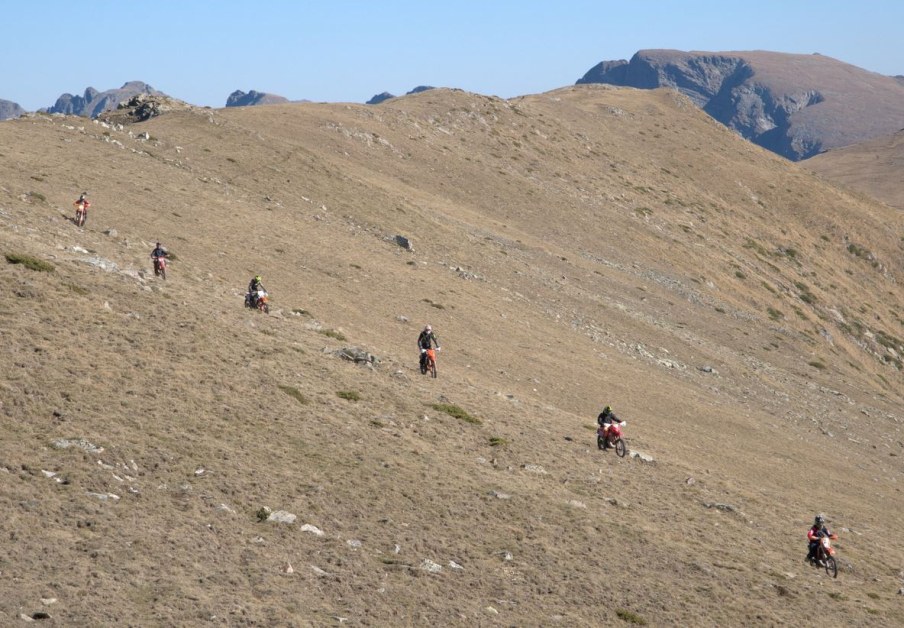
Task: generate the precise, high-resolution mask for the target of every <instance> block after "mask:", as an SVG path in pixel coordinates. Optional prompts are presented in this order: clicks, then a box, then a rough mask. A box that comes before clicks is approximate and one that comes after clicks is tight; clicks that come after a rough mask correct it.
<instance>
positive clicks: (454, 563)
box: [449, 560, 464, 569]
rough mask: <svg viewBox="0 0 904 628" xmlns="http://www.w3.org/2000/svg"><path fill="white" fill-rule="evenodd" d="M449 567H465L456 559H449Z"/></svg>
mask: <svg viewBox="0 0 904 628" xmlns="http://www.w3.org/2000/svg"><path fill="white" fill-rule="evenodd" d="M449 568H450V569H464V567H462V566H461V565H459V564H458V563H456V562H455V561H454V560H450V561H449Z"/></svg>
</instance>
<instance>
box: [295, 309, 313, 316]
mask: <svg viewBox="0 0 904 628" xmlns="http://www.w3.org/2000/svg"><path fill="white" fill-rule="evenodd" d="M292 313H293V314H298V315H299V316H307V315H308V314H310V312H308V311H307V310H305V309H302V308H300V307H296V308H293V309H292Z"/></svg>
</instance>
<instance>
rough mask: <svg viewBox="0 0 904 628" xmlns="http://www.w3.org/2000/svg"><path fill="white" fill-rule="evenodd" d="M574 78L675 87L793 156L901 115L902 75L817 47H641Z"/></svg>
mask: <svg viewBox="0 0 904 628" xmlns="http://www.w3.org/2000/svg"><path fill="white" fill-rule="evenodd" d="M577 83H578V84H582V83H608V84H612V85H622V86H628V87H637V88H640V89H654V88H657V87H672V88H674V89H677V90H679V91H680V92H682V93H684V94H685V95H687V96H688V97H690V98H691V100H693V101H694V103H696V104H697V105H698V106H699V107H701V108H702V109H703V110H704V111H706V112H707V113H708V114H710V115H711V116H712V117H714V118H715V119H716V120H718V121H719V122H721V123H723V124H725V125H726V126H728V127H730V128H732V129H734V130H735V131H737V132H738V133H740V134H741V135H742V136H744V137H745V138H747V139H749V140H751V141H753V142H754V143H756V144H759V145H760V146H762V147H764V148H766V149H768V150H771V151H773V152H775V153H778V154H779V155H782V156H783V157H787V158H788V159H792V160H799V159H806V158H807V157H811V156H813V155H815V154H816V153H818V152H820V151H823V150H826V149H829V148H834V147H837V146H845V145H848V144H852V143H856V142H861V141H864V140H866V139H870V138H873V137H878V136H881V135H885V134H888V133H893V132H894V131H896V130H898V129H899V128H900V126H901V120H902V119H904V85H902V83H901V82H900V81H898V80H896V79H895V78H894V77H888V76H882V75H879V74H875V73H872V72H868V71H866V70H863V69H860V68H857V67H854V66H851V65H849V64H846V63H842V62H841V61H837V60H835V59H832V58H830V57H825V56H823V55H818V54H815V55H794V54H785V53H778V52H764V51H755V52H724V53H716V52H682V51H678V50H641V51H639V52H638V53H637V54H635V55H634V56H633V57H632V58H631V60H630V61H625V60H620V61H603V62H601V63H599V64H597V65H596V66H594V67H593V68H591V69H590V70H589V71H588V72H587V73H586V74H585V75H584V76H583V77H582V78H580V79H579V80H578V81H577ZM817 105H818V106H817ZM867 110H868V111H870V112H871V113H870V115H869V116H864V115H863V113H862V112H863V111H867Z"/></svg>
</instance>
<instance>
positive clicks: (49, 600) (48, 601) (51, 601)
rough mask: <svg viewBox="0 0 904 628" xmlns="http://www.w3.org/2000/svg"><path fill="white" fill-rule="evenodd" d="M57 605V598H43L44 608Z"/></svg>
mask: <svg viewBox="0 0 904 628" xmlns="http://www.w3.org/2000/svg"><path fill="white" fill-rule="evenodd" d="M56 603H57V599H56V598H55V597H42V598H41V604H43V605H44V606H53V605H54V604H56Z"/></svg>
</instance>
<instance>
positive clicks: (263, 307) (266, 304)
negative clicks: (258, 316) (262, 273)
mask: <svg viewBox="0 0 904 628" xmlns="http://www.w3.org/2000/svg"><path fill="white" fill-rule="evenodd" d="M245 307H250V308H257V311H258V312H263V313H264V314H269V313H270V295H269V294H267V291H266V290H258V291H257V298H256V299H254V300H253V301H252V300H251V293H250V292H249V293H247V294H246V295H245Z"/></svg>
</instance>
